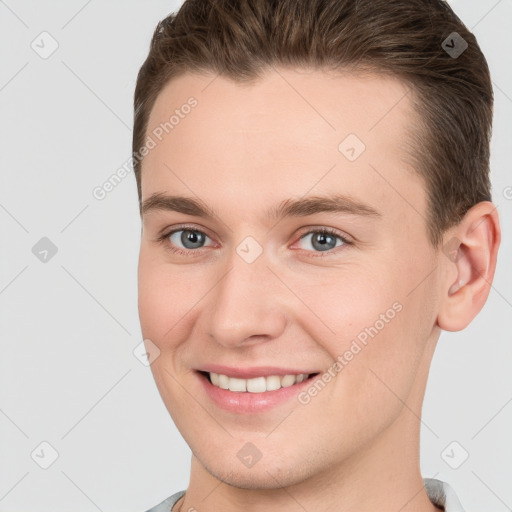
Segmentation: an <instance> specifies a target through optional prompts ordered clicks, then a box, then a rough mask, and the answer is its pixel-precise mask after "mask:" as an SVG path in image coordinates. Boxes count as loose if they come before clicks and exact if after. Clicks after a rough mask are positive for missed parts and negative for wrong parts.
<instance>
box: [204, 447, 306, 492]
mask: <svg viewBox="0 0 512 512" xmlns="http://www.w3.org/2000/svg"><path fill="white" fill-rule="evenodd" d="M195 456H196V458H197V459H198V461H199V462H200V463H201V465H202V466H203V467H204V469H205V470H206V471H207V472H208V473H209V474H210V475H211V476H213V477H214V478H216V479H218V480H220V481H221V482H223V483H225V484H227V485H230V486H232V487H236V488H239V489H250V490H255V489H269V490H270V489H281V488H283V487H289V486H292V485H296V484H300V483H301V482H303V481H304V480H306V479H307V478H308V477H309V476H311V475H308V474H307V471H306V470H307V469H308V468H307V467H305V466H304V464H303V463H302V464H298V463H293V462H291V461H290V460H288V461H287V465H286V466H283V460H282V458H281V459H280V460H269V459H268V458H267V459H266V460H263V458H262V459H261V460H260V461H258V462H257V463H256V464H255V465H254V466H253V467H251V468H245V467H243V465H242V464H241V463H240V461H239V460H238V459H236V464H232V463H229V464H226V459H224V460H223V461H219V460H216V461H212V460H208V461H205V460H204V458H203V457H199V456H198V455H197V454H195Z"/></svg>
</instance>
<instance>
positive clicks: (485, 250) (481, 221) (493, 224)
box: [437, 201, 501, 331]
mask: <svg viewBox="0 0 512 512" xmlns="http://www.w3.org/2000/svg"><path fill="white" fill-rule="evenodd" d="M500 240H501V232H500V225H499V219H498V213H497V211H496V206H495V205H494V204H493V203H491V202H489V201H483V202H481V203H478V204H476V205H475V206H473V207H472V208H471V209H470V210H468V212H467V213H466V215H465V216H464V218H463V219H462V221H461V222H460V223H459V224H458V225H457V226H456V227H454V228H453V229H450V230H449V231H448V232H447V233H446V234H445V237H444V240H443V248H442V253H443V254H441V255H440V262H441V264H442V265H443V267H444V268H443V272H442V275H443V278H442V283H441V284H442V289H441V297H440V303H439V313H438V316H437V324H438V326H439V327H440V328H441V329H443V330H445V331H460V330H462V329H464V328H465V327H467V326H468V325H469V323H470V322H471V321H472V320H473V318H475V316H476V315H477V314H478V312H479V311H480V310H481V309H482V307H483V305H484V304H485V301H486V300H487V297H488V295H489V291H490V289H491V284H492V280H493V278H494V271H495V269H496V258H497V254H498V247H499V245H500Z"/></svg>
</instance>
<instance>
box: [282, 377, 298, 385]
mask: <svg viewBox="0 0 512 512" xmlns="http://www.w3.org/2000/svg"><path fill="white" fill-rule="evenodd" d="M295 382H297V380H296V379H295V375H284V376H283V377H281V387H283V388H287V387H289V386H293V385H294V384H295Z"/></svg>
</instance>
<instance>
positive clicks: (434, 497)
mask: <svg viewBox="0 0 512 512" xmlns="http://www.w3.org/2000/svg"><path fill="white" fill-rule="evenodd" d="M423 483H424V484H425V491H426V492H427V495H428V497H429V499H430V501H431V502H432V503H433V504H434V505H436V506H438V507H441V508H442V509H443V510H444V511H445V512H464V508H463V507H462V505H461V503H460V501H459V498H458V497H457V495H456V494H455V491H454V490H453V489H452V487H451V486H450V485H449V484H447V483H446V482H443V481H442V480H437V479H435V478H424V479H423Z"/></svg>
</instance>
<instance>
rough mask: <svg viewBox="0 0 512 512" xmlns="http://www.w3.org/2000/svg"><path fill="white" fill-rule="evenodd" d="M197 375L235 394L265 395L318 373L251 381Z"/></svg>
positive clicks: (224, 376) (269, 376) (204, 374)
mask: <svg viewBox="0 0 512 512" xmlns="http://www.w3.org/2000/svg"><path fill="white" fill-rule="evenodd" d="M199 373H200V374H201V375H202V376H203V377H204V378H205V379H206V380H208V382H210V384H212V385H213V386H215V387H217V388H220V389H226V390H229V391H233V392H235V393H265V392H267V391H277V390H278V389H281V388H287V387H290V386H293V385H295V384H299V383H300V382H304V381H305V380H308V379H312V378H313V377H316V376H317V375H318V373H310V374H306V373H299V374H296V375H292V374H290V375H268V376H265V377H263V376H262V377H254V378H251V379H240V378H237V377H228V376H227V375H223V374H220V373H214V372H205V371H199Z"/></svg>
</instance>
